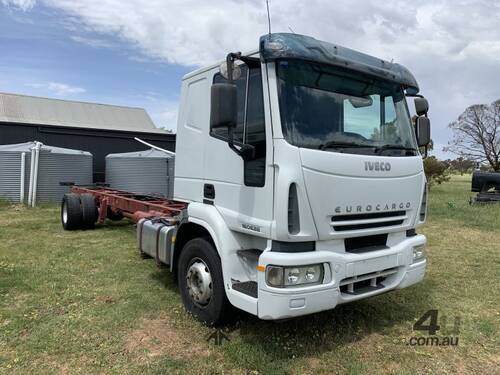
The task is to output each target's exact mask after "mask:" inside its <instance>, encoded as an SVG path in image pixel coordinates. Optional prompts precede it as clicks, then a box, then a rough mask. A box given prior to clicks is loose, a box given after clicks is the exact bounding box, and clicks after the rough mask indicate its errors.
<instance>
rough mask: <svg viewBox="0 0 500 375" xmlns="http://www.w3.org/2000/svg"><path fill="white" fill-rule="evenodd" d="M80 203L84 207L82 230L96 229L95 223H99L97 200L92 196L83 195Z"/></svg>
mask: <svg viewBox="0 0 500 375" xmlns="http://www.w3.org/2000/svg"><path fill="white" fill-rule="evenodd" d="M80 202H81V206H82V226H81V227H82V228H83V229H94V226H95V222H96V221H97V206H96V204H95V198H94V196H93V195H92V194H88V193H86V194H81V195H80Z"/></svg>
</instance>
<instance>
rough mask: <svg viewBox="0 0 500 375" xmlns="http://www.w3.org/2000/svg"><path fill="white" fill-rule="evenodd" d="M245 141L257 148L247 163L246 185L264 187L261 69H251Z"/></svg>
mask: <svg viewBox="0 0 500 375" xmlns="http://www.w3.org/2000/svg"><path fill="white" fill-rule="evenodd" d="M244 140H245V143H247V144H250V145H252V146H253V147H254V148H255V158H254V160H250V161H247V162H245V171H244V174H245V185H247V186H256V187H262V186H264V184H265V182H266V127H265V119H264V98H263V93H262V76H261V71H260V69H251V70H250V73H249V75H248V99H247V115H246V126H245V132H244Z"/></svg>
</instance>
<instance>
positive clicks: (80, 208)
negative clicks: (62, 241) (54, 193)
mask: <svg viewBox="0 0 500 375" xmlns="http://www.w3.org/2000/svg"><path fill="white" fill-rule="evenodd" d="M97 212H98V211H97V206H96V204H95V199H94V196H93V195H92V194H81V195H79V194H74V193H68V194H64V197H63V199H62V204H61V223H62V226H63V228H64V229H65V230H75V229H93V228H94V225H95V222H96V221H97Z"/></svg>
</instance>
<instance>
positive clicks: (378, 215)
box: [331, 211, 408, 232]
mask: <svg viewBox="0 0 500 375" xmlns="http://www.w3.org/2000/svg"><path fill="white" fill-rule="evenodd" d="M407 218H408V216H407V215H406V211H390V212H374V213H367V214H353V215H337V216H332V222H331V225H332V227H333V229H334V230H335V231H337V232H341V231H350V230H361V229H371V228H383V227H391V226H395V225H401V224H403V222H404V221H405V220H406V219H407Z"/></svg>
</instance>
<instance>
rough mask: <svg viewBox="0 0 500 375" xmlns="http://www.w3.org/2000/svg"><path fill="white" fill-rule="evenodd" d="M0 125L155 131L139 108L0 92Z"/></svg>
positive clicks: (156, 129)
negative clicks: (5, 123)
mask: <svg viewBox="0 0 500 375" xmlns="http://www.w3.org/2000/svg"><path fill="white" fill-rule="evenodd" d="M0 122H10V123H21V124H37V125H38V124H39V125H49V126H50V125H52V126H66V127H75V128H88V129H105V130H121V131H134V132H147V133H162V134H166V133H167V132H166V131H165V130H163V129H159V128H157V127H156V126H155V125H154V123H153V121H152V120H151V118H150V117H149V115H148V114H147V112H146V111H145V110H144V109H143V108H133V107H122V106H115V105H108V104H97V103H86V102H77V101H70V100H61V99H49V98H42V97H36V96H27V95H18V94H9V93H0Z"/></svg>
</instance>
